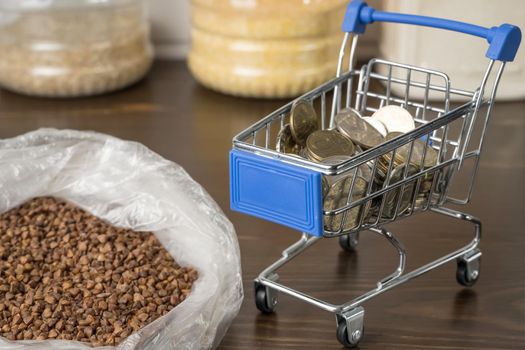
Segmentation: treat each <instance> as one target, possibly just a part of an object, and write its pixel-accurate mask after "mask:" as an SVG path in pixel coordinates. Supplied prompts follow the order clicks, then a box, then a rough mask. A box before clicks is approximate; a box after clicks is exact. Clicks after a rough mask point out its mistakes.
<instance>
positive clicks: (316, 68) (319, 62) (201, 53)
mask: <svg viewBox="0 0 525 350" xmlns="http://www.w3.org/2000/svg"><path fill="white" fill-rule="evenodd" d="M347 2H348V1H347V0H285V1H283V0H236V1H233V0H192V30H191V39H192V44H191V45H192V46H191V50H190V53H189V57H188V62H189V67H190V70H191V71H192V73H193V75H194V76H195V77H196V78H197V80H199V81H200V82H201V83H202V84H203V85H205V86H207V87H209V88H211V89H214V90H218V91H221V92H224V93H228V94H233V95H238V96H249V97H268V98H271V97H291V96H296V95H299V94H301V93H303V92H306V91H308V90H309V89H311V88H313V87H315V86H317V85H319V84H321V83H323V82H324V81H326V80H328V79H329V78H331V77H333V76H334V75H335V69H336V62H337V55H338V50H339V46H340V44H341V40H342V33H341V30H340V27H341V21H342V18H343V16H344V12H345V7H346V4H347Z"/></svg>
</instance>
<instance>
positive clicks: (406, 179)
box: [230, 1, 521, 347]
mask: <svg viewBox="0 0 525 350" xmlns="http://www.w3.org/2000/svg"><path fill="white" fill-rule="evenodd" d="M374 21H385V22H400V23H408V24H416V25H424V26H431V27H437V28H443V29H448V30H454V31H459V32H464V33H468V34H472V35H477V36H480V37H484V38H487V40H488V41H489V43H490V47H489V50H488V51H487V57H488V58H489V62H488V65H487V69H486V71H485V74H484V76H483V78H482V80H481V84H480V86H479V88H478V89H476V90H473V91H469V90H462V89H456V88H452V87H451V83H450V79H449V77H448V76H447V75H446V74H444V73H442V72H439V71H436V70H431V69H426V68H421V67H415V66H411V65H407V64H401V63H395V62H390V61H386V60H382V59H372V60H370V61H369V63H368V64H367V65H365V66H363V67H362V68H361V69H359V70H356V69H355V68H354V65H355V56H356V55H355V53H356V48H357V43H358V39H359V35H360V34H362V33H364V30H365V27H366V25H367V24H369V23H373V22H374ZM343 30H344V31H345V32H346V34H345V36H344V40H343V43H342V46H341V50H340V54H339V62H338V66H337V77H336V78H335V79H333V80H331V81H329V82H327V83H325V84H323V85H321V86H319V87H317V88H316V89H314V90H312V91H310V92H308V93H306V94H304V95H303V96H301V97H300V99H305V100H308V101H312V103H313V104H314V106H315V107H316V108H317V110H318V111H319V112H320V113H319V118H320V125H321V127H322V128H323V129H325V128H328V129H330V128H333V120H334V116H335V114H336V113H337V112H338V111H339V110H340V109H341V108H343V107H349V106H352V92H353V91H354V90H353V83H354V81H355V80H357V81H358V82H357V89H356V90H355V96H356V98H355V103H354V105H353V108H355V109H356V110H358V111H360V112H362V113H372V112H374V111H376V110H377V109H379V108H381V107H383V106H385V105H389V104H397V105H401V106H403V107H405V108H407V109H409V110H410V111H411V112H412V115H413V116H414V121H415V123H416V126H417V127H416V129H414V130H413V131H411V132H408V133H405V134H403V135H401V136H399V137H397V138H395V139H393V140H391V141H388V142H385V143H383V144H381V145H379V146H377V147H374V148H372V149H369V150H366V151H365V152H362V153H359V154H357V155H355V156H354V157H352V158H351V159H349V160H347V161H342V162H341V163H339V164H335V165H331V164H330V165H327V164H322V163H315V162H312V161H310V160H307V159H303V158H299V157H295V156H293V155H289V154H283V153H279V152H277V151H276V150H275V149H274V148H273V145H272V136H274V135H275V133H276V130H279V129H280V128H282V127H283V126H284V124H285V121H286V120H287V118H288V115H289V112H290V110H291V108H292V105H293V103H294V101H292V102H290V103H288V104H287V105H285V106H283V107H282V108H280V109H278V110H276V111H275V112H273V113H271V114H270V115H268V116H266V117H265V118H263V119H262V120H260V121H259V122H257V123H256V124H254V125H252V126H251V127H250V128H248V129H246V130H245V131H243V132H241V133H240V134H239V135H237V136H236V137H235V138H234V139H233V150H232V152H231V164H230V166H231V178H232V179H231V183H232V185H231V196H232V208H233V209H235V210H239V211H241V212H244V213H247V214H251V215H255V216H259V217H262V218H265V219H268V220H271V221H274V222H278V223H281V224H283V225H287V226H290V227H293V228H297V229H301V228H302V227H307V230H303V231H304V233H303V234H302V236H301V238H300V239H299V241H297V242H296V243H295V244H293V245H292V246H290V247H288V248H287V249H285V250H284V251H283V253H282V257H281V258H280V259H279V260H277V261H276V262H275V263H273V264H272V265H271V266H269V267H268V268H266V269H265V270H264V271H263V272H262V273H261V274H260V275H259V276H258V277H257V278H256V279H255V299H256V304H257V307H258V308H259V309H260V310H261V311H262V312H265V313H269V312H272V311H273V309H274V307H275V306H276V304H277V293H278V292H281V293H284V294H287V295H290V296H292V297H295V298H297V299H300V300H302V301H305V302H307V303H309V304H312V305H315V306H317V307H319V308H321V309H323V310H326V311H329V312H332V313H335V315H336V322H337V338H338V340H339V341H340V342H341V343H342V344H343V345H345V346H347V347H354V346H356V345H357V344H358V343H359V341H360V340H361V339H362V337H363V323H364V308H363V306H362V305H363V303H364V302H366V301H368V300H369V299H371V298H373V297H375V296H377V295H379V294H381V293H383V292H385V291H387V290H389V289H391V288H394V287H396V286H398V285H400V284H402V283H405V282H407V281H409V280H410V279H412V278H415V277H418V276H420V275H422V274H424V273H426V272H428V271H430V270H432V269H434V268H437V267H439V266H441V265H444V264H446V263H448V262H451V261H453V260H456V261H457V264H458V265H457V276H456V277H457V280H458V282H459V283H460V284H462V285H464V286H471V285H473V284H474V283H475V282H476V281H477V279H478V277H479V269H480V257H481V251H480V250H479V249H478V244H479V242H480V239H481V221H480V220H479V219H477V218H475V217H473V216H471V215H469V214H466V213H462V212H459V211H457V210H453V209H450V208H447V207H446V206H445V205H446V204H447V203H453V204H466V203H468V202H469V200H470V198H471V196H472V190H473V187H474V181H475V178H476V173H477V171H478V166H479V158H480V155H481V152H482V146H483V140H484V137H485V133H486V130H487V125H488V123H489V120H490V115H491V111H492V107H493V104H494V98H495V96H496V91H497V87H498V83H499V81H500V78H501V75H502V73H503V69H504V67H505V62H507V61H512V60H513V58H514V55H515V53H516V51H517V49H518V46H519V42H520V39H521V34H520V31H519V29H518V28H517V27H514V26H510V25H507V24H504V25H502V26H499V27H493V28H491V29H487V28H483V27H479V26H474V25H470V24H464V23H460V22H455V21H449V20H443V19H436V18H430V17H422V16H415V15H404V14H393V13H387V12H380V11H376V10H374V9H372V8H370V7H368V6H367V5H366V3H364V2H362V1H353V2H352V3H350V5H349V6H348V9H347V13H346V17H345V21H344V23H343ZM351 34H352V35H351ZM348 47H350V49H349V51H350V54H349V59H348V71H346V72H344V73H343V66H344V64H345V60H346V59H347V57H346V56H347V52H348ZM374 81H375V82H374ZM394 85H397V87H398V91H399V88H401V89H402V90H403V91H404V94H402V95H399V94H395V93H394V91H393V90H394V89H393V86H394ZM452 95H455V96H456V97H460V98H463V99H465V100H466V101H467V102H465V103H464V104H462V105H461V106H459V107H457V108H455V109H452V110H450V99H451V96H452ZM418 139H422V140H425V155H424V156H423V159H422V160H421V164H420V167H419V169H418V171H417V173H415V174H414V173H408V172H407V169H408V167H405V171H404V174H403V179H402V180H401V181H398V182H396V183H393V184H390V183H389V180H387V181H385V184H383V185H382V186H381V187H380V188H376V189H374V188H373V186H372V182H373V178H374V176H375V174H376V172H377V171H378V169H377V165H378V162H379V159H380V158H381V157H382V156H384V155H388V154H390V155H391V157H390V159H391V160H390V163H389V166H388V172H387V176H386V178H387V179H389V178H390V175H391V173H392V171H393V161H392V159H394V156H395V154H396V151H398V150H399V148H400V147H402V146H405V145H409V147H410V151H409V156H408V159H410V157H411V154H412V151H413V149H414V143H415V141H416V140H418ZM430 147H431V148H433V149H434V150H435V151H436V152H437V153H438V162H437V164H436V165H435V166H432V167H430V168H428V169H424V167H423V163H424V158H425V156H426V154H427V148H430ZM407 162H408V161H407ZM466 163H470V166H467V164H466ZM246 164H247V165H246ZM363 164H368V165H369V166H370V167H371V169H372V171H371V174H370V178H369V179H367V180H368V186H367V187H368V188H367V191H366V194H365V195H364V196H362V198H359V199H354V198H353V193H354V192H353V191H354V190H355V189H354V185H355V179H356V177H357V174H358V169H359V167H360V166H362V165H363ZM244 165H246V166H245V168H243V166H244ZM243 169H244V170H243ZM246 169H248V170H246ZM460 170H461V171H465V172H466V173H467V174H468V176H467V178H468V181H467V183H466V184H465V185H466V186H465V187H466V192H465V193H463V194H462V195H461V196H460V198H456V197H453V195H452V193H451V192H452V190H451V184H452V183H453V182H454V180H455V178H456V177H457V174H458V172H459V171H460ZM290 174H291V175H290ZM292 175H293V176H292ZM348 175H352V176H353V180H352V184H351V186H350V190H349V193H348V200H347V203H346V205H344V206H341V207H340V208H336V209H333V210H324V209H323V208H322V207H320V206H322V201H320V199H322V195H320V194H319V193H320V183H321V177H325V178H327V179H336V178H338V177H341V176H348ZM267 176H270V177H275V178H274V179H272V180H271V181H270V182H264V179H266V177H267ZM290 176H292V177H294V176H295V177H299V178H300V179H301V181H303V180H304V183H306V184H308V186H306V187H305V188H306V189H305V190H304V191H305V193H304V194H303V193H301V195H304V196H303V197H301V198H306V202H308V203H309V204H308V206H306V207H305V208H303V207H301V208H300V209H301V210H306V211H307V213H313V214H312V215H311V216H308V215H306V218H305V219H304V221H305V222H300V223H297V222H295V221H292V220H290V219H289V218H288V217H287V216H290V215H293V214H294V213H290V214H289V213H286V208H283V206H282V203H280V202H275V199H268V197H267V196H261V194H260V193H258V192H257V190H256V189H254V187H255V186H258V185H261V186H263V187H264V186H265V185H268V186H269V189H267V190H270V191H271V190H272V189H274V187H272V186H273V185H274V183H275V182H276V181H277V182H278V181H287V179H288V177H290ZM429 176H430V179H431V182H432V185H431V188H430V192H429V193H428V194H426V197H424V198H425V199H424V201H423V203H421V202H420V203H417V200H416V196H417V194H418V193H419V191H420V187H421V184H422V181H423V179H428V177H429ZM261 181H263V183H262V184H261ZM301 184H302V182H301ZM292 185H293V184H292ZM310 185H312V186H313V187H312V186H310ZM309 186H310V187H309ZM279 188H281V189H283V188H284V187H279ZM407 188H413V190H411V191H412V192H411V203H410V206H409V207H408V208H407V209H405V210H400V209H401V208H400V206H401V201H402V198H401V197H403V196H402V195H397V199H396V207H395V210H394V213H393V215H386V216H385V214H384V208H385V202H386V198H387V196H388V195H389V193H390V194H392V193H396V192H395V191H398V193H404V192H403V191H405V190H406V189H407ZM285 195H286V194H285ZM372 202H374V203H376V206H377V207H378V208H379V209H378V212H377V213H376V214H375V216H374V218H373V219H369V218H365V214H364V212H365V211H364V210H360V214H359V216H360V217H359V221H358V223H357V224H356V225H353V227H348V226H347V225H346V224H347V218H348V214H349V213H350V211H351V210H353V209H354V210H355V209H356V208H357V209H359V208H363V207H364V206H365V205H367V204H368V203H372ZM296 204H297V203H292V204H291V205H290V206H292V207H293V206H294V205H296ZM299 204H301V203H299ZM274 205H278V206H280V207H279V209H278V210H276V211H275V212H274V211H272V208H273V207H272V206H274ZM312 207H313V210H312V211H308V210H310V209H311V208H312ZM424 211H429V212H432V213H436V214H440V215H443V216H445V217H450V218H454V219H457V220H461V221H466V222H469V223H471V224H472V225H473V228H474V230H473V232H474V238H473V239H472V241H471V242H470V243H468V244H467V245H465V246H463V247H461V248H459V249H457V250H456V251H453V252H451V253H450V254H447V255H445V256H443V257H441V258H439V259H437V260H434V261H432V262H429V263H427V264H426V265H423V266H421V267H419V268H417V269H415V270H413V271H410V272H405V261H406V251H405V249H404V247H403V244H402V243H401V242H400V241H399V240H398V239H396V237H395V236H394V235H393V234H392V233H391V232H390V231H388V230H387V229H386V228H385V227H384V226H385V225H386V224H388V223H390V222H393V221H396V220H399V219H401V218H406V217H409V216H411V215H412V214H414V213H417V212H424ZM317 212H319V215H317ZM301 213H302V212H301ZM288 214H289V215H288ZM316 215H317V216H316ZM336 216H339V217H341V216H342V220H341V222H340V225H338V226H337V227H335V228H334V227H328V228H327V227H326V226H325V225H323V222H324V220H327V219H330V218H333V217H336ZM301 225H302V226H301ZM305 225H306V226H305ZM308 230H309V231H308ZM363 230H368V231H371V232H373V233H376V234H378V235H380V236H382V237H383V238H385V239H386V240H387V241H388V242H389V243H390V244H391V245H392V246H393V247H394V248H395V250H396V251H397V253H398V254H399V264H398V266H397V267H396V269H395V271H394V272H393V273H392V274H390V275H388V276H386V277H385V278H383V279H381V280H380V281H378V282H377V286H376V287H375V288H374V289H372V290H370V291H368V292H366V293H364V294H363V295H361V296H358V297H357V298H355V299H353V300H351V301H348V302H346V303H344V304H340V305H335V304H331V303H329V302H326V301H323V300H319V299H317V298H314V297H312V296H310V295H308V294H306V293H304V292H301V291H298V290H295V289H292V288H290V287H288V286H285V285H284V284H282V283H279V276H278V274H277V270H278V269H279V268H281V267H282V266H283V265H285V264H286V263H288V262H290V261H291V260H292V259H293V258H295V257H296V256H297V255H299V254H300V253H302V252H303V251H304V250H305V249H307V248H308V247H310V246H312V245H313V244H314V243H315V242H317V241H318V240H319V239H320V238H323V237H324V238H331V237H339V242H340V244H341V246H342V247H343V248H344V249H346V250H348V251H353V250H354V249H355V248H356V246H357V243H358V238H359V232H361V231H363Z"/></svg>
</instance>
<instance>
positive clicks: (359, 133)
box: [334, 108, 385, 149]
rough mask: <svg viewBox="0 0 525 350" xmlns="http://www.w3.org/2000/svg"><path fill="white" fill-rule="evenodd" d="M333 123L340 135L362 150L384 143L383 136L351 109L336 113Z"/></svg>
mask: <svg viewBox="0 0 525 350" xmlns="http://www.w3.org/2000/svg"><path fill="white" fill-rule="evenodd" d="M334 122H335V126H336V127H337V130H339V132H340V133H341V134H343V135H345V136H347V137H348V138H350V139H351V140H352V141H353V142H354V143H355V144H357V145H359V146H361V147H363V149H369V148H372V147H374V146H377V145H379V144H381V143H383V142H384V141H385V138H384V137H383V135H381V134H380V133H379V131H377V130H376V129H375V128H374V127H373V126H372V125H370V124H369V123H367V122H366V121H365V120H363V118H362V117H361V116H360V115H359V113H358V112H357V111H356V110H354V109H352V108H345V109H343V110H341V111H340V112H339V113H337V115H336V116H335V119H334Z"/></svg>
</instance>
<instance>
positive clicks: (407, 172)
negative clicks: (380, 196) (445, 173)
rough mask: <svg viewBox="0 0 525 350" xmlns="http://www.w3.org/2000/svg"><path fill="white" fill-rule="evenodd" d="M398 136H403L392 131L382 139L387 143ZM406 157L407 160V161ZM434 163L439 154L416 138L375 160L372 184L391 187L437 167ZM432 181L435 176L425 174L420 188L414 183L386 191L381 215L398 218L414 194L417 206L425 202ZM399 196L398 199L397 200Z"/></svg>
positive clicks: (407, 206) (407, 207)
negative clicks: (373, 182) (415, 193)
mask: <svg viewBox="0 0 525 350" xmlns="http://www.w3.org/2000/svg"><path fill="white" fill-rule="evenodd" d="M401 135H403V133H401V132H391V133H389V134H387V135H386V137H385V139H386V140H387V141H390V140H392V139H394V138H396V137H399V136H401ZM409 156H410V160H408V158H409ZM407 160H408V161H407ZM437 160H438V153H437V152H436V150H435V149H433V148H432V147H431V146H430V145H428V144H427V142H425V141H422V140H421V139H416V140H414V141H413V142H410V143H407V144H405V145H403V146H401V147H398V148H396V149H395V151H392V152H388V153H385V154H383V155H381V156H380V157H379V158H378V159H377V170H376V176H375V177H374V181H375V182H376V185H377V186H378V187H380V188H381V187H383V186H384V185H386V184H388V185H394V184H396V183H397V182H399V181H402V180H403V179H405V178H406V177H409V176H412V175H415V174H417V173H419V172H420V171H422V170H425V169H428V168H431V167H433V166H434V165H436V164H437ZM390 163H392V164H390ZM389 170H390V172H389ZM387 179H388V181H387ZM433 180H434V174H433V173H428V174H427V175H426V176H424V177H423V178H422V179H421V180H420V183H419V185H418V184H417V180H414V181H412V182H410V183H408V184H405V185H403V186H401V187H399V188H398V189H396V190H394V191H390V192H388V193H387V194H386V195H385V199H384V201H385V204H384V208H383V212H382V216H383V217H384V218H387V219H390V218H393V217H394V215H395V213H396V212H397V214H398V215H400V214H403V213H404V212H406V211H407V210H408V209H409V208H410V207H411V204H412V198H413V196H414V192H415V191H417V195H416V207H417V206H418V205H421V204H422V203H424V202H425V200H426V199H428V195H429V192H430V190H431V187H432V182H433ZM416 187H417V188H416ZM400 197H401V199H399V198H400ZM398 203H399V206H398Z"/></svg>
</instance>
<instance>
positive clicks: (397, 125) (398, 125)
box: [372, 105, 416, 133]
mask: <svg viewBox="0 0 525 350" xmlns="http://www.w3.org/2000/svg"><path fill="white" fill-rule="evenodd" d="M372 119H376V120H378V121H380V122H381V123H383V125H384V126H385V128H386V131H388V132H389V133H390V132H403V133H405V132H409V131H411V130H414V128H415V127H416V125H415V124H414V119H413V118H412V115H411V114H410V113H409V112H408V111H407V110H406V109H404V108H403V107H399V106H396V105H390V106H385V107H382V108H380V109H378V110H377V111H376V112H375V113H374V114H372Z"/></svg>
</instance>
